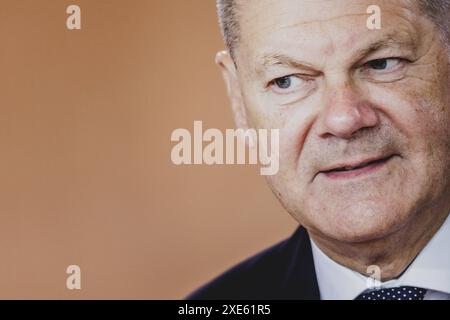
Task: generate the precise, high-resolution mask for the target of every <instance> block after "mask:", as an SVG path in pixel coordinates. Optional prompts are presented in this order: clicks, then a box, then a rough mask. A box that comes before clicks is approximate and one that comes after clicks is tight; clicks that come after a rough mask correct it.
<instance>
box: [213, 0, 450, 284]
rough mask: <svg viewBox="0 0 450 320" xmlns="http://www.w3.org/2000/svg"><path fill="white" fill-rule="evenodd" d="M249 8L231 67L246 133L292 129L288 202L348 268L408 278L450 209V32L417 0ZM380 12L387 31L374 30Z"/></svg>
mask: <svg viewBox="0 0 450 320" xmlns="http://www.w3.org/2000/svg"><path fill="white" fill-rule="evenodd" d="M238 3H239V24H240V40H239V43H238V44H237V47H236V48H235V52H234V61H233V59H232V58H231V57H230V56H229V54H227V53H225V52H222V53H219V54H218V56H217V62H218V64H219V65H220V67H221V69H222V71H223V75H224V79H225V81H226V83H227V87H228V93H229V96H230V98H231V102H232V107H233V111H234V115H235V119H236V123H237V126H238V127H241V128H248V127H254V128H267V129H270V128H277V129H280V170H279V172H278V174H277V175H275V176H272V177H268V182H269V185H270V186H271V188H272V190H273V191H274V194H275V195H276V196H277V197H278V198H279V200H280V201H281V203H282V204H283V205H284V207H285V208H286V209H287V211H288V212H289V213H290V214H291V215H292V216H293V217H294V218H295V219H296V220H297V221H298V222H299V223H300V224H302V225H303V226H304V227H305V228H306V229H307V230H308V232H309V234H310V236H311V237H312V238H313V239H314V241H315V242H316V243H317V244H318V245H319V247H320V248H321V249H322V250H323V251H324V252H325V253H326V254H327V255H328V256H330V257H331V258H332V259H334V260H335V261H337V262H338V263H340V264H342V265H345V266H347V267H349V268H351V269H353V270H356V271H359V272H361V273H365V272H366V270H367V267H368V266H369V265H374V264H376V265H378V266H380V268H381V271H382V278H383V280H387V279H391V278H394V277H396V276H398V275H399V274H400V273H401V272H402V271H403V270H404V269H405V268H406V267H407V265H408V264H409V263H410V262H411V261H412V260H413V259H414V257H415V256H416V255H417V254H418V252H420V250H421V249H422V248H423V247H424V246H425V245H426V243H427V242H428V240H429V239H430V238H431V237H432V236H433V234H434V233H435V232H436V231H437V230H438V229H439V227H440V226H441V225H442V223H443V221H444V220H445V218H446V217H447V215H448V213H449V212H450V79H449V56H450V55H449V53H448V52H447V50H446V49H445V44H444V43H443V41H442V38H441V37H440V36H439V35H440V34H439V32H438V30H437V28H436V26H435V25H434V24H433V23H432V22H431V21H430V20H428V19H427V18H426V17H424V16H423V15H422V14H420V13H419V11H418V10H417V9H416V8H415V7H414V5H413V4H412V3H411V2H410V1H401V0H397V1H392V0H389V1H375V2H374V1H364V0H357V1H355V0H353V1H350V0H342V1H340V2H339V5H338V6H337V5H336V1H317V0H314V1H309V0H301V1H299V0H277V1H273V0H246V1H242V0H241V1H238ZM373 4H375V5H378V6H379V7H380V8H381V12H382V19H383V20H382V21H383V23H382V28H381V30H368V29H367V27H366V21H367V18H368V14H367V13H366V10H367V7H368V6H370V5H373ZM374 161H375V162H374ZM360 166H361V168H360Z"/></svg>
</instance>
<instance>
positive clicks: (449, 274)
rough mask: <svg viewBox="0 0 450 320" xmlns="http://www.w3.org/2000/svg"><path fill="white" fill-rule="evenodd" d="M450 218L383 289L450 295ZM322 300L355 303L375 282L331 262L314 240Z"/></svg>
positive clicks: (312, 244) (313, 246)
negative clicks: (410, 288)
mask: <svg viewBox="0 0 450 320" xmlns="http://www.w3.org/2000/svg"><path fill="white" fill-rule="evenodd" d="M449 244H450V215H449V216H448V217H447V219H446V221H445V222H444V224H443V225H442V226H441V228H440V229H439V230H438V232H437V233H436V234H435V235H434V236H433V238H432V239H431V240H430V241H429V242H428V243H427V245H426V246H425V247H424V248H423V249H422V251H421V252H420V253H419V255H418V256H417V257H416V259H414V261H413V262H412V263H411V265H410V266H409V267H408V269H407V270H406V271H405V272H404V273H403V274H402V276H401V277H400V278H398V279H394V280H390V281H386V282H383V283H381V287H383V288H391V287H397V286H415V287H421V288H425V289H429V290H435V291H439V292H445V293H447V294H450V250H449V249H448V245H449ZM311 246H312V253H313V259H314V265H315V269H316V275H317V282H318V285H319V290H320V296H321V299H323V300H353V299H355V298H356V297H357V296H358V295H359V294H361V293H362V292H363V291H365V290H367V289H370V286H371V285H373V280H372V279H371V278H369V277H366V276H364V275H362V274H360V273H358V272H356V271H353V270H351V269H349V268H347V267H344V266H342V265H340V264H338V263H337V262H335V261H333V260H332V259H331V258H329V257H328V256H327V255H326V254H325V253H323V251H322V250H320V249H319V247H318V246H317V245H316V244H315V243H314V241H313V240H312V239H311Z"/></svg>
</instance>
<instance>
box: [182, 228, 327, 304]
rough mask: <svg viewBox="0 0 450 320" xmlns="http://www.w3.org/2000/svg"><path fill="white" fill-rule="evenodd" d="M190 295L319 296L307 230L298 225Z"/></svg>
mask: <svg viewBox="0 0 450 320" xmlns="http://www.w3.org/2000/svg"><path fill="white" fill-rule="evenodd" d="M187 299H191V300H200V299H205V300H220V299H224V300H227V299H231V300H234V299H244V300H252V299H255V300H258V299H263V300H267V299H289V300H291V299H300V300H319V299H320V293H319V289H318V285H317V278H316V272H315V269H314V261H313V257H312V251H311V243H310V240H309V236H308V233H307V232H306V230H305V229H304V228H303V227H299V228H298V229H297V230H296V231H295V233H294V234H293V235H292V236H291V237H290V238H289V239H286V240H284V241H282V242H280V243H278V244H276V245H274V246H272V247H270V248H268V249H266V250H264V251H262V252H260V253H258V254H257V255H255V256H253V257H251V258H249V259H247V260H245V261H243V262H241V263H240V264H238V265H236V266H235V267H233V268H231V269H230V270H228V271H227V272H225V273H224V274H222V275H220V276H219V277H217V278H216V279H214V280H212V281H211V282H209V283H207V284H206V285H205V286H203V287H201V288H200V289H198V290H197V291H195V292H194V293H192V294H190V295H189V296H188V297H187Z"/></svg>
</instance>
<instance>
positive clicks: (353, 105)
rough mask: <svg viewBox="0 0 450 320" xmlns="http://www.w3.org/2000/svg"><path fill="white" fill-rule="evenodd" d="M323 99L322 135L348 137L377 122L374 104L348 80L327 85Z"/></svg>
mask: <svg viewBox="0 0 450 320" xmlns="http://www.w3.org/2000/svg"><path fill="white" fill-rule="evenodd" d="M325 99H326V101H325V109H324V110H323V112H322V115H321V118H322V121H321V123H322V125H321V130H320V135H321V136H322V137H327V136H335V137H338V138H342V139H349V138H351V137H352V136H353V135H354V134H355V133H356V132H358V131H359V130H361V129H364V128H371V127H376V126H377V125H378V124H379V116H378V113H377V112H376V110H375V108H374V106H373V105H372V104H371V103H370V102H369V101H367V100H365V99H364V97H363V94H362V93H361V92H360V90H358V88H356V86H355V85H354V84H352V83H351V82H350V81H342V82H341V84H338V85H333V86H332V87H329V88H328V94H327V96H326V98H325Z"/></svg>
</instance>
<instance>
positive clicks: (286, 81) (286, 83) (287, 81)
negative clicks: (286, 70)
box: [274, 76, 292, 89]
mask: <svg viewBox="0 0 450 320" xmlns="http://www.w3.org/2000/svg"><path fill="white" fill-rule="evenodd" d="M291 77H292V76H288V77H282V78H278V79H275V80H274V83H275V84H276V86H277V87H278V88H280V89H289V88H290V86H291V84H292V80H291Z"/></svg>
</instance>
